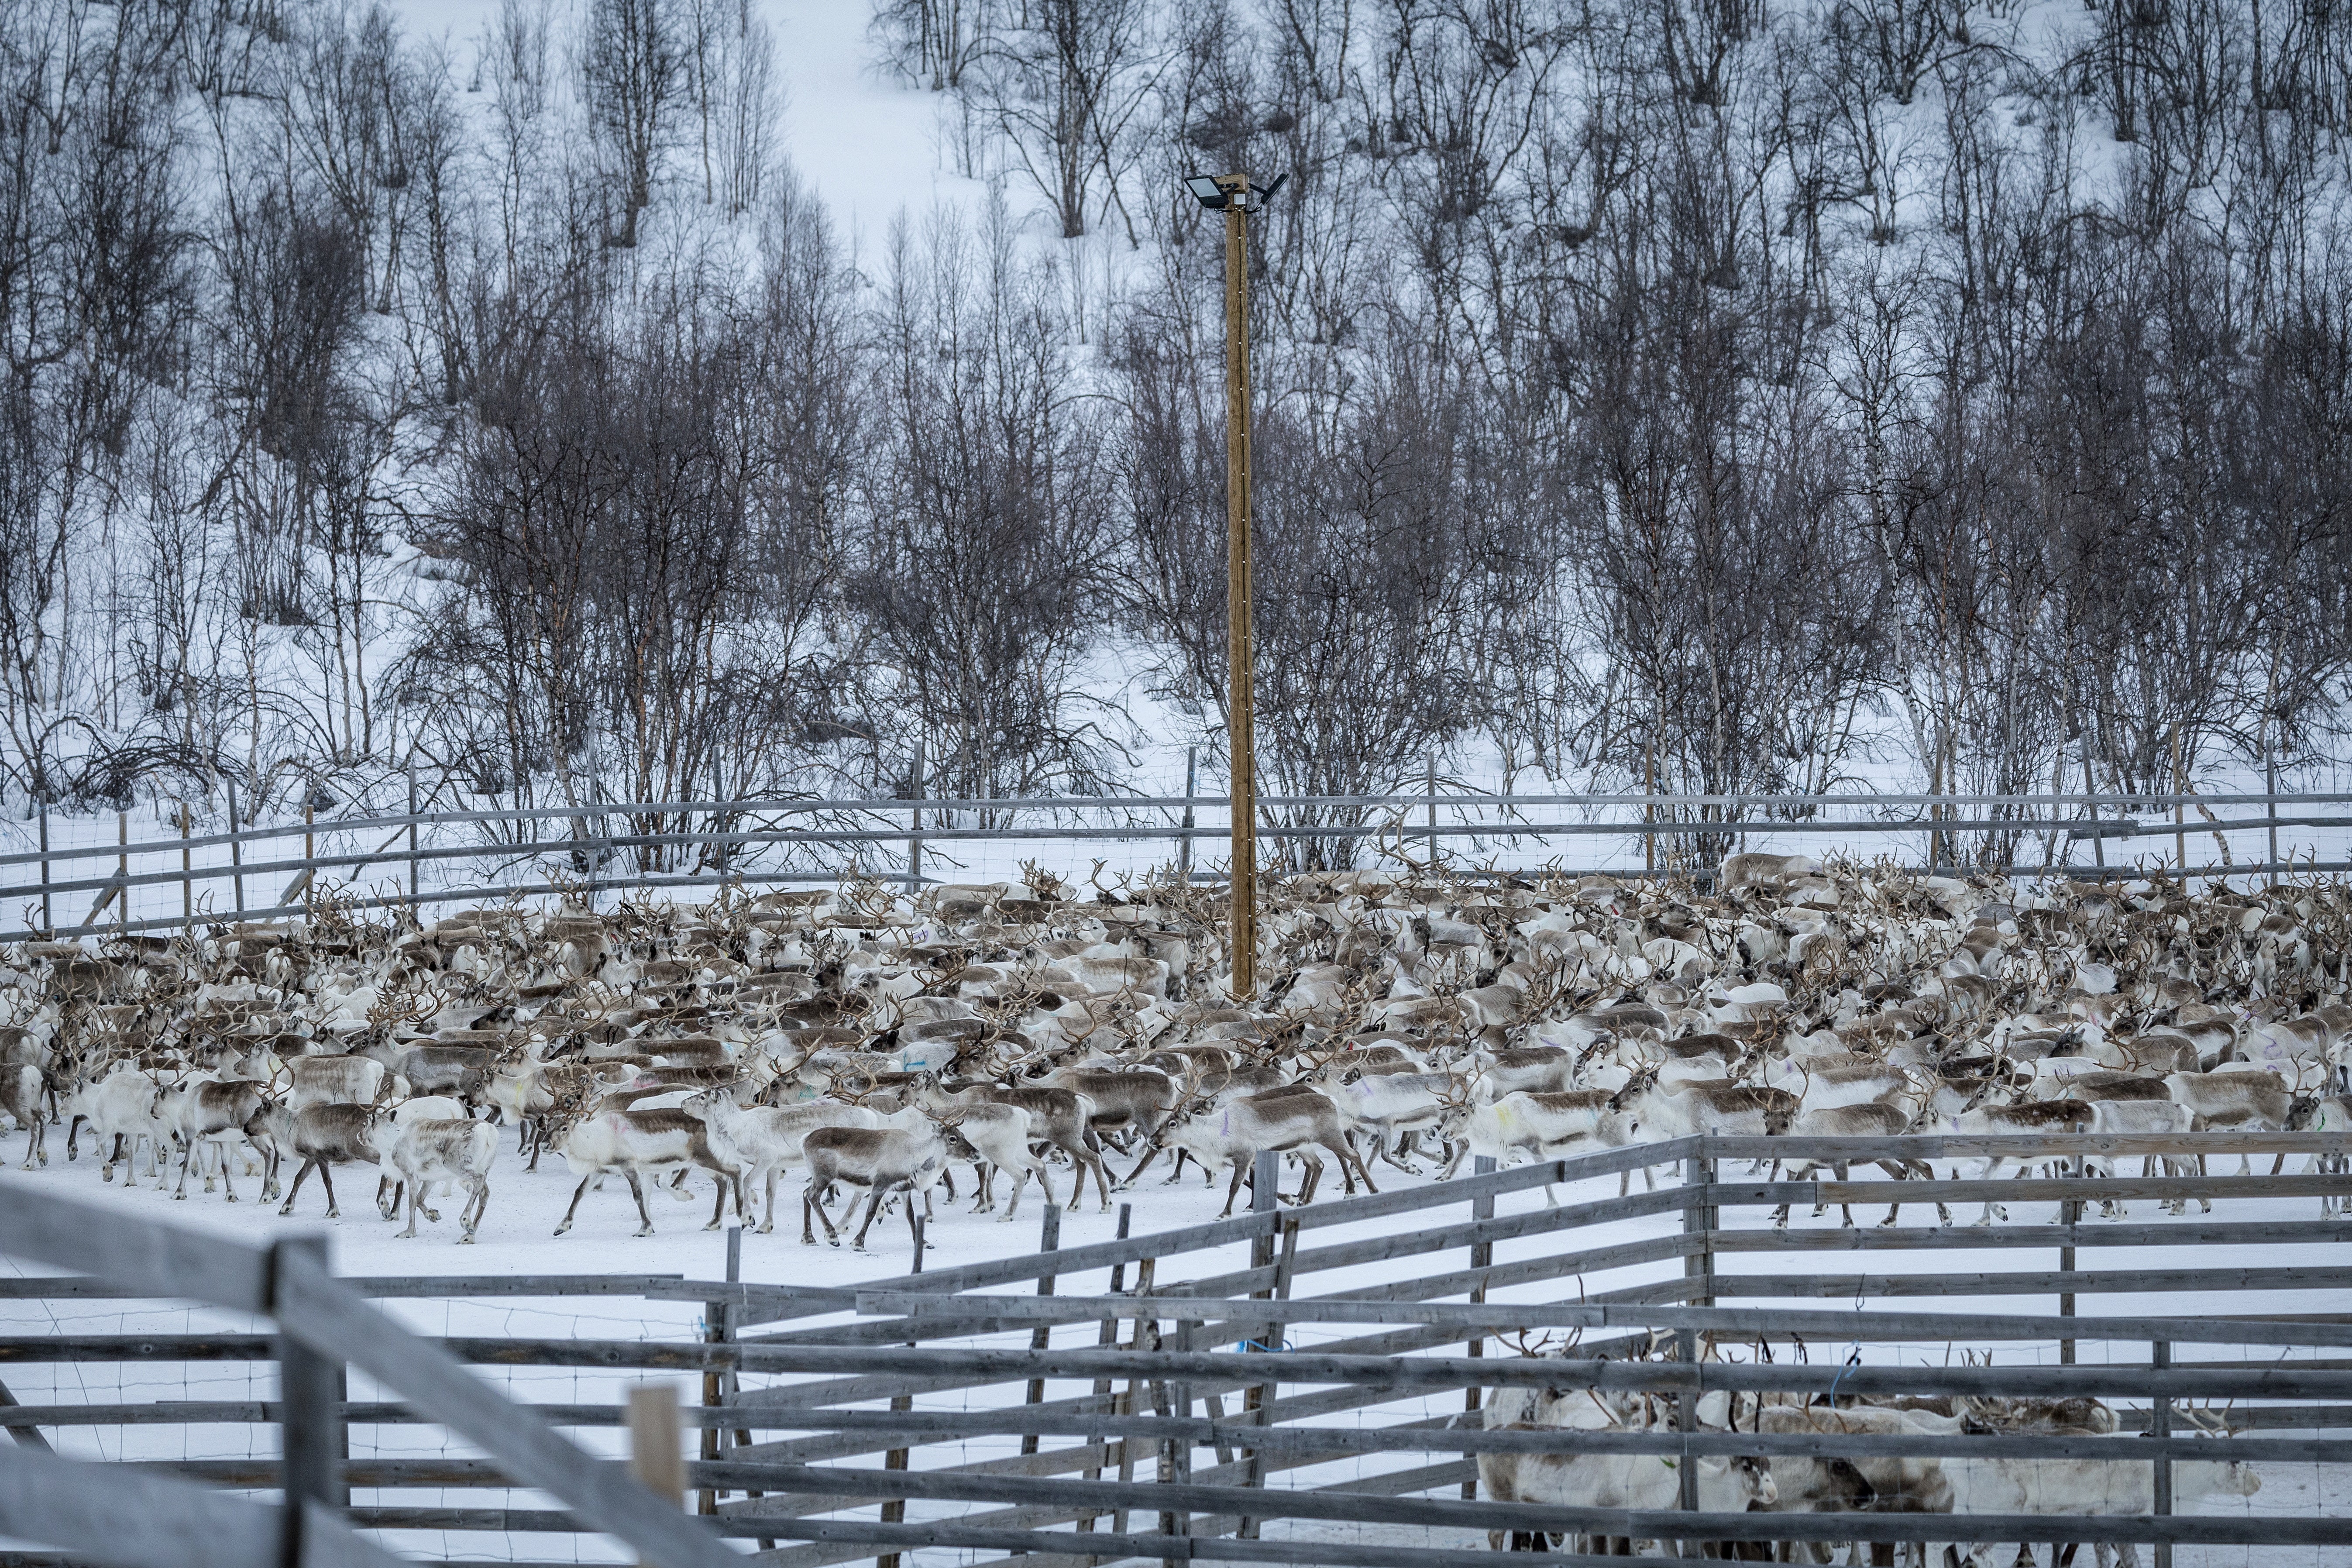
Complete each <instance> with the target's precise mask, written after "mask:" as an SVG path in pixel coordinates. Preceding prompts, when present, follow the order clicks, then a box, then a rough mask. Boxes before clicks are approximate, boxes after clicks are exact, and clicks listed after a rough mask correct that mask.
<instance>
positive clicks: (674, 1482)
mask: <svg viewBox="0 0 2352 1568" xmlns="http://www.w3.org/2000/svg"><path fill="white" fill-rule="evenodd" d="M682 1429H683V1423H681V1422H680V1421H679V1419H678V1408H677V1384H674V1383H640V1384H636V1385H635V1386H634V1387H632V1388H631V1389H630V1390H629V1470H630V1472H631V1473H632V1474H633V1475H635V1477H636V1478H637V1479H638V1480H639V1481H641V1482H643V1483H644V1485H645V1488H646V1490H647V1491H649V1492H652V1493H653V1494H654V1495H655V1496H656V1497H661V1498H667V1500H670V1501H671V1502H674V1503H679V1504H683V1503H684V1502H685V1501H686V1445H685V1443H684V1442H683V1441H681V1437H682Z"/></svg>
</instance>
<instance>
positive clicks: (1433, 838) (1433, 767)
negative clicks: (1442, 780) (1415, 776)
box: [1422, 752, 1437, 870]
mask: <svg viewBox="0 0 2352 1568" xmlns="http://www.w3.org/2000/svg"><path fill="white" fill-rule="evenodd" d="M1422 795H1423V799H1425V800H1426V801H1427V802H1428V803H1429V818H1428V826H1429V868H1430V869H1431V870H1435V869H1436V868H1437V753H1436V752H1430V753H1429V759H1428V764H1427V769H1426V771H1425V772H1424V773H1423V775H1422Z"/></svg>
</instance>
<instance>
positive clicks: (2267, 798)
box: [2263, 737, 2279, 878]
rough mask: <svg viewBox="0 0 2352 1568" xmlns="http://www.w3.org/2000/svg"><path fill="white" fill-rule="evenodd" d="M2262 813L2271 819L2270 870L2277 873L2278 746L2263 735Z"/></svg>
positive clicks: (2272, 873) (2274, 875)
mask: <svg viewBox="0 0 2352 1568" xmlns="http://www.w3.org/2000/svg"><path fill="white" fill-rule="evenodd" d="M2263 816H2267V817H2269V818H2270V819H2271V871H2270V874H2271V876H2272V877H2273V878H2276V877H2277V876H2278V874H2279V856H2278V746H2277V744H2276V742H2274V741H2272V740H2270V739H2269V738H2268V737H2265V739H2264V742H2263Z"/></svg>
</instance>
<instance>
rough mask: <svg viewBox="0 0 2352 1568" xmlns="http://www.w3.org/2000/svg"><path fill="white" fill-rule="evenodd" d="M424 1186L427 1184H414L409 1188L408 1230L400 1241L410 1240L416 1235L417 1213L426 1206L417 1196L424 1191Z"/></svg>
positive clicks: (401, 1235)
mask: <svg viewBox="0 0 2352 1568" xmlns="http://www.w3.org/2000/svg"><path fill="white" fill-rule="evenodd" d="M424 1186H425V1184H424V1183H422V1182H417V1183H414V1184H411V1185H410V1186H409V1189H408V1228H407V1229H406V1230H404V1231H402V1232H401V1233H400V1239H401V1240H403V1241H406V1240H409V1239H410V1238H412V1237H415V1235H416V1211H417V1210H419V1209H421V1208H423V1207H424V1206H425V1205H423V1204H421V1203H419V1202H418V1201H417V1194H418V1193H419V1192H421V1191H422V1190H423V1188H424Z"/></svg>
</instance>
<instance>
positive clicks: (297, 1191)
mask: <svg viewBox="0 0 2352 1568" xmlns="http://www.w3.org/2000/svg"><path fill="white" fill-rule="evenodd" d="M317 1163H319V1162H318V1161H316V1160H305V1161H303V1162H302V1166H301V1169H299V1170H298V1171H296V1172H295V1173H294V1184H293V1186H291V1187H290V1188H289V1189H288V1190H287V1193H286V1205H285V1206H284V1207H283V1208H280V1209H279V1210H278V1214H279V1215H281V1216H282V1215H289V1214H292V1213H293V1212H294V1200H295V1199H296V1198H299V1197H300V1196H301V1195H302V1184H303V1182H304V1181H305V1180H307V1179H308V1178H309V1176H310V1170H311V1167H312V1166H314V1165H316V1164H317Z"/></svg>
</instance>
